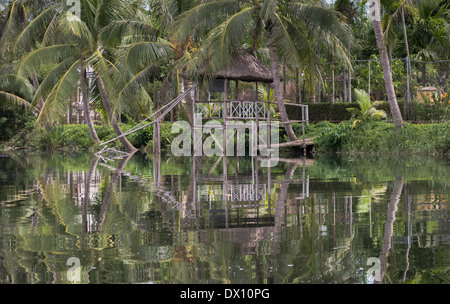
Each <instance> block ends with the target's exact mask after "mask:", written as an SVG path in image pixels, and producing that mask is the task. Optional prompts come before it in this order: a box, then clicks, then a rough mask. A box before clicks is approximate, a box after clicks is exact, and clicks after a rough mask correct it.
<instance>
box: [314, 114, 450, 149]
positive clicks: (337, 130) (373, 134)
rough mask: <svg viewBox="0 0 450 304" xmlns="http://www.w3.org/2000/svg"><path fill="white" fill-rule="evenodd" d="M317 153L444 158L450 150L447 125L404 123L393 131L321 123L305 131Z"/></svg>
mask: <svg viewBox="0 0 450 304" xmlns="http://www.w3.org/2000/svg"><path fill="white" fill-rule="evenodd" d="M307 131H308V133H307V137H314V138H315V139H314V143H315V148H314V149H315V151H316V152H318V153H350V154H358V153H365V154H377V155H381V154H397V155H405V154H407V155H413V154H414V155H446V154H448V153H449V150H450V122H447V123H441V124H410V123H405V125H404V128H403V129H402V131H400V132H398V131H396V129H395V127H394V125H393V124H392V123H386V122H382V121H375V122H374V121H368V122H362V123H360V124H358V125H357V126H356V127H355V128H352V127H351V124H350V123H349V122H343V123H340V124H332V123H329V122H321V123H318V124H315V125H311V126H309V127H308V129H307Z"/></svg>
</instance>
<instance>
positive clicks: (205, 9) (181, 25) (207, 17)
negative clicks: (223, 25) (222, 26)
mask: <svg viewBox="0 0 450 304" xmlns="http://www.w3.org/2000/svg"><path fill="white" fill-rule="evenodd" d="M239 9H240V5H239V3H238V1H235V0H218V1H209V2H205V3H202V4H200V5H197V6H195V7H193V8H192V9H190V10H188V11H186V12H184V13H182V14H181V15H180V16H179V17H178V18H177V20H176V21H175V23H174V25H173V28H172V30H171V36H172V37H173V38H174V39H175V40H176V41H179V42H180V43H184V42H185V41H187V39H188V38H189V37H190V36H191V35H192V34H194V32H197V33H207V32H209V31H210V30H211V29H213V28H214V27H216V26H217V24H218V23H220V22H221V20H223V19H225V18H226V17H227V16H229V15H232V14H234V13H235V12H236V11H238V10H239Z"/></svg>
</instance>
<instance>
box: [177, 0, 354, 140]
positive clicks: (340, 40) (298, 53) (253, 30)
mask: <svg viewBox="0 0 450 304" xmlns="http://www.w3.org/2000/svg"><path fill="white" fill-rule="evenodd" d="M171 34H172V37H173V39H174V40H175V41H177V42H180V43H183V42H186V41H194V42H195V43H198V45H199V47H198V49H197V50H196V52H195V53H194V56H193V59H192V58H189V59H190V60H189V61H188V62H187V63H186V64H185V65H184V66H183V68H184V70H185V71H186V73H187V74H188V75H190V76H191V77H193V78H195V77H197V76H198V74H199V72H198V71H199V70H200V69H204V71H205V72H206V74H209V75H213V74H214V71H217V70H219V69H221V68H224V67H226V66H227V65H228V64H229V62H230V59H231V57H232V56H233V54H234V53H235V52H236V51H237V50H238V49H240V48H242V47H243V46H245V45H248V46H250V47H249V49H250V50H251V51H253V50H254V49H255V46H257V45H263V46H265V48H266V51H267V53H268V56H269V59H270V66H271V70H272V76H273V83H274V92H275V97H276V98H275V99H276V101H277V104H278V108H279V112H280V116H281V119H282V121H283V125H284V128H285V130H286V133H287V135H288V137H289V139H290V140H297V136H296V135H295V133H294V131H293V129H292V127H291V125H290V124H289V118H288V115H287V112H286V108H285V105H284V99H283V91H282V87H281V77H280V67H281V64H280V58H283V61H285V62H286V64H288V65H290V66H297V67H304V68H303V69H302V70H306V69H307V70H308V71H309V73H310V75H311V76H312V78H315V79H318V81H320V80H321V74H320V67H319V59H318V56H317V52H316V51H315V49H314V47H313V46H312V44H311V37H314V36H317V35H320V37H321V39H322V41H323V42H324V43H326V44H327V45H328V47H329V49H331V50H332V51H333V53H334V54H336V56H337V57H338V58H339V59H342V60H343V61H346V62H347V63H348V65H349V61H348V58H347V53H346V45H347V41H348V40H350V39H351V33H350V29H349V27H348V26H347V25H346V24H345V23H344V22H343V20H342V15H341V14H340V13H338V12H336V11H334V10H332V9H329V8H327V5H326V3H325V2H324V1H309V0H298V1H277V0H254V1H251V2H243V1H238V0H215V1H209V2H204V3H203V2H201V3H199V4H198V5H196V6H194V7H193V8H192V9H189V10H187V11H185V12H183V13H182V14H181V15H180V16H179V17H178V18H177V19H176V21H175V26H174V27H173V29H172V31H171ZM249 41H250V42H249Z"/></svg>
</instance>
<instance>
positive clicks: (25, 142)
mask: <svg viewBox="0 0 450 304" xmlns="http://www.w3.org/2000/svg"><path fill="white" fill-rule="evenodd" d="M121 127H122V129H123V131H124V132H126V131H128V130H130V129H131V128H132V127H133V125H132V124H122V125H121ZM293 128H294V131H295V132H296V133H297V134H298V136H301V125H300V124H293ZM171 129H172V123H170V122H167V123H164V124H162V126H161V138H162V139H163V140H162V143H161V145H162V149H163V150H166V151H170V146H171V144H172V141H173V139H174V138H175V137H177V136H178V134H173V133H172V132H171ZM96 130H97V134H98V136H99V138H100V140H101V141H102V142H105V141H108V140H110V139H113V138H114V137H116V135H115V133H114V131H113V129H112V128H111V127H109V126H96ZM306 136H307V138H314V148H313V150H312V151H311V152H312V153H313V154H330V153H343V154H368V155H421V156H450V122H446V123H429V124H409V123H405V126H404V128H403V130H402V131H400V132H397V131H396V130H395V127H394V125H393V124H392V123H388V122H381V121H378V122H363V123H359V124H357V125H356V126H355V127H353V126H352V123H351V122H350V121H346V122H341V123H339V124H333V123H330V122H327V121H323V122H320V123H317V124H309V125H308V126H307V129H306ZM128 139H129V140H130V142H131V143H132V144H133V145H134V146H135V147H136V148H138V149H140V150H141V151H143V152H147V153H150V152H151V148H152V146H153V141H152V140H153V127H148V128H145V129H142V130H139V131H138V132H136V133H133V134H131V135H129V136H128ZM286 141H287V136H286V134H285V133H284V130H281V133H280V142H286ZM113 145H115V146H114V147H115V148H117V149H120V148H121V146H120V143H118V142H115V143H114V144H113ZM0 149H2V150H17V149H31V150H45V151H54V150H58V151H90V152H96V151H98V149H99V148H98V146H97V145H95V144H93V143H92V141H91V139H90V135H89V130H88V128H87V126H86V125H61V126H55V127H53V128H51V129H49V130H47V129H45V128H42V129H37V128H35V126H34V125H28V126H25V127H23V128H22V129H21V130H20V131H19V132H17V134H15V135H14V136H12V137H11V138H10V139H9V140H7V141H4V142H2V143H0ZM280 155H282V156H291V157H295V156H296V155H301V149H300V148H298V147H297V148H282V149H281V150H280Z"/></svg>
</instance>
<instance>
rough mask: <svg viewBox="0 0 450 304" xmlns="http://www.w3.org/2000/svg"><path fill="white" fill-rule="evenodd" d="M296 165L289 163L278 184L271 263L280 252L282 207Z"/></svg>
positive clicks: (271, 275) (271, 276)
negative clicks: (282, 178)
mask: <svg viewBox="0 0 450 304" xmlns="http://www.w3.org/2000/svg"><path fill="white" fill-rule="evenodd" d="M296 168H297V165H296V164H294V163H289V165H288V168H287V170H286V174H285V175H284V180H283V181H282V182H281V184H280V192H279V194H278V199H277V205H276V209H275V225H274V228H273V241H272V263H274V262H275V261H276V257H277V255H278V253H279V251H280V242H281V226H282V220H283V213H284V212H283V211H284V205H285V203H286V200H287V194H288V189H289V183H290V181H291V179H292V176H293V175H294V171H295V169H296ZM273 276H274V273H273V272H271V274H270V278H271V279H272V280H273Z"/></svg>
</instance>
